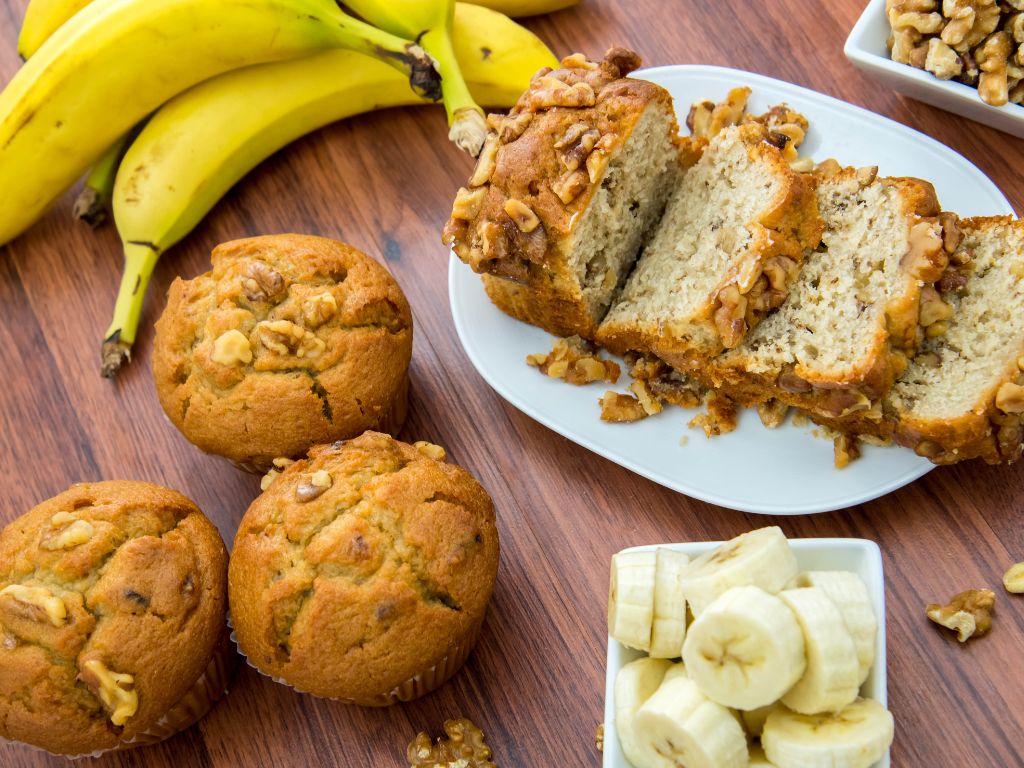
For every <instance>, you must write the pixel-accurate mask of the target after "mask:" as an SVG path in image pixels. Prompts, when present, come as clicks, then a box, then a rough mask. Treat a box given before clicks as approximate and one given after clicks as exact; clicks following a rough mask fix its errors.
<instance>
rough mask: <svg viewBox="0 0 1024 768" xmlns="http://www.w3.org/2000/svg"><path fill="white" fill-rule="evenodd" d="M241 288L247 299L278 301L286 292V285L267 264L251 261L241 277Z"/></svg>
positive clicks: (277, 273) (278, 273) (280, 275)
mask: <svg viewBox="0 0 1024 768" xmlns="http://www.w3.org/2000/svg"><path fill="white" fill-rule="evenodd" d="M242 290H243V291H244V292H245V297H246V298H247V299H249V301H279V300H280V299H282V298H284V295H285V294H286V293H287V292H288V285H287V283H286V282H285V279H284V276H283V275H282V274H281V273H280V272H278V271H277V270H276V269H274V268H273V267H271V266H270V265H269V264H264V263H263V262H262V261H253V262H251V263H250V264H249V267H248V269H247V270H246V274H245V276H244V277H243V278H242Z"/></svg>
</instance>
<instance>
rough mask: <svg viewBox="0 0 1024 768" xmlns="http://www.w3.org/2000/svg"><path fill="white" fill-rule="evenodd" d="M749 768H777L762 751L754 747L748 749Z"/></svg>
mask: <svg viewBox="0 0 1024 768" xmlns="http://www.w3.org/2000/svg"><path fill="white" fill-rule="evenodd" d="M750 768H777V766H776V765H775V763H773V762H771V761H770V760H769V759H768V756H767V755H766V754H765V753H764V750H763V749H761V748H760V747H757V746H754V747H751V748H750Z"/></svg>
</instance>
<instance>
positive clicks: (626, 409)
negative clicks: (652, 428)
mask: <svg viewBox="0 0 1024 768" xmlns="http://www.w3.org/2000/svg"><path fill="white" fill-rule="evenodd" d="M598 402H599V403H600V404H601V421H610V422H613V423H615V424H626V423H630V422H634V421H640V420H641V419H646V418H647V417H648V415H649V414H648V413H647V411H646V410H644V407H643V405H641V403H640V401H639V400H638V399H637V398H635V397H633V396H632V395H623V394H621V393H619V392H613V391H611V390H608V391H607V392H605V393H604V397H602V398H601V399H600V400H599V401H598Z"/></svg>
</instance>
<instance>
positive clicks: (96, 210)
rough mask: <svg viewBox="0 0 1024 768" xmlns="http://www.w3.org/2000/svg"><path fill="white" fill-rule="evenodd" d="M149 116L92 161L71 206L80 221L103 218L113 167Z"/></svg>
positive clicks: (94, 221)
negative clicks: (94, 161)
mask: <svg viewBox="0 0 1024 768" xmlns="http://www.w3.org/2000/svg"><path fill="white" fill-rule="evenodd" d="M147 122H149V118H146V119H145V120H142V121H140V122H139V123H138V125H136V126H135V127H134V128H132V129H131V130H130V131H128V132H127V133H126V134H125V135H124V136H122V137H121V138H119V139H118V140H117V141H115V142H114V143H113V144H111V145H110V146H109V147H107V151H106V152H104V153H103V156H102V157H101V158H100V159H99V160H97V161H96V165H94V166H93V167H92V170H91V171H89V175H88V176H86V177H85V186H84V187H82V191H81V192H79V193H78V197H76V198H75V204H74V206H73V207H72V209H71V215H72V216H74V217H75V218H76V219H79V220H81V221H84V222H85V223H86V224H88V225H89V226H90V227H92V228H93V229H96V227H98V226H99V225H100V224H102V223H103V222H104V221H106V220H107V216H108V215H109V214H110V201H111V199H112V198H113V196H114V181H115V180H116V179H117V169H118V168H119V167H120V165H121V161H122V160H123V159H124V156H125V153H126V152H127V151H128V147H130V146H131V144H132V142H133V141H135V137H136V136H138V135H139V133H140V132H141V131H142V129H143V127H144V126H145V125H146V123H147Z"/></svg>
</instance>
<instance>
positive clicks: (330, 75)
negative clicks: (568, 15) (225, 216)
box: [102, 3, 557, 376]
mask: <svg viewBox="0 0 1024 768" xmlns="http://www.w3.org/2000/svg"><path fill="white" fill-rule="evenodd" d="M453 31H454V34H453V36H452V37H453V42H454V45H455V54H456V57H457V59H458V62H459V65H460V67H461V69H462V72H463V73H464V75H465V78H466V80H467V83H468V85H469V88H470V91H471V93H472V95H473V96H474V97H476V99H477V100H478V101H480V102H481V103H483V104H488V105H490V106H504V107H508V106H511V105H512V104H514V103H515V101H516V100H517V99H518V97H519V96H520V95H521V93H522V92H523V91H524V90H525V89H526V87H527V86H528V84H529V81H530V77H531V76H532V75H533V74H534V73H535V72H536V71H537V70H538V69H540V68H541V67H554V66H557V59H556V58H555V56H554V54H552V53H551V51H550V50H548V48H547V47H546V46H545V45H544V43H542V42H541V41H540V40H539V39H538V38H537V37H536V36H535V35H533V33H531V32H530V31H529V30H526V29H524V28H523V27H521V26H519V25H518V24H516V23H515V22H513V21H512V20H511V19H509V18H507V17H506V16H503V15H502V14H500V13H496V12H494V11H490V10H487V9H486V8H478V7H475V6H471V5H466V4H463V3H457V4H456V11H455V24H454V28H453ZM422 101H423V100H422V99H420V98H419V97H417V96H416V95H415V94H413V93H412V92H411V91H410V90H409V87H408V84H407V83H406V82H405V80H404V79H403V78H402V77H401V76H400V75H398V74H396V73H395V72H394V71H392V70H391V69H390V68H388V67H386V66H384V65H382V64H381V63H380V62H378V61H375V60H373V59H371V58H369V57H366V56H362V55H359V54H355V53H351V52H349V51H328V52H324V53H320V54H317V55H314V56H310V57H306V58H303V59H296V60H293V61H286V62H278V63H274V64H263V65H259V66H253V67H248V68H246V69H240V70H237V71H234V72H229V73H226V74H223V75H220V76H219V77H216V78H213V79H211V80H208V81H206V82H204V83H201V84H199V85H197V86H195V87H193V88H192V89H190V90H188V91H186V92H185V93H182V94H180V95H179V96H177V97H176V98H174V99H172V100H171V101H169V102H168V103H167V104H165V105H164V106H163V107H162V108H161V109H160V110H159V111H157V113H156V115H154V117H153V118H152V120H151V121H150V122H149V124H148V125H147V126H146V128H145V129H144V130H143V131H142V133H141V134H140V135H139V137H138V138H137V139H136V140H135V142H134V143H133V144H132V146H131V148H130V149H129V151H128V153H127V154H126V155H125V158H124V160H123V161H122V163H121V168H120V171H119V172H118V175H117V183H116V185H115V188H114V220H115V223H116V224H117V229H118V233H119V234H120V236H121V238H122V241H123V243H124V253H125V271H124V275H123V277H122V280H121V289H120V292H119V293H118V298H117V304H116V306H115V308H114V316H113V320H112V322H111V325H110V327H109V328H108V329H107V332H106V334H105V336H104V338H105V341H104V343H103V351H102V370H103V374H104V375H105V376H113V375H114V374H115V373H116V372H117V370H118V369H119V368H120V366H121V365H122V364H123V363H124V362H125V361H126V360H128V359H129V353H130V350H131V345H132V343H133V342H134V340H135V334H136V330H137V328H138V323H139V316H140V314H141V311H142V304H143V298H144V295H145V291H146V286H147V284H148V282H149V278H150V275H151V274H152V271H153V267H154V266H155V264H156V261H157V259H158V258H159V257H160V255H161V254H162V253H163V252H164V251H165V250H166V249H167V248H169V247H171V246H172V245H174V243H176V242H178V240H180V239H181V238H183V237H184V236H185V235H187V234H188V233H189V232H190V231H191V230H192V229H193V228H194V227H195V226H196V224H198V223H199V222H200V221H201V220H202V218H203V217H204V216H205V215H206V214H207V212H209V210H210V209H211V208H212V207H213V206H214V205H215V204H216V203H217V201H218V200H219V199H220V198H221V197H222V196H223V195H224V193H225V192H227V191H228V190H229V189H230V188H231V187H232V186H233V185H234V184H235V183H236V182H238V180H239V179H241V178H242V177H243V176H244V175H245V174H246V173H248V172H249V171H250V170H251V169H252V168H253V167H255V166H256V165H257V164H259V163H260V162H261V161H262V160H263V159H265V158H266V157H268V156H269V155H271V154H273V153H274V152H276V151H277V150H278V149H280V148H281V147H283V146H285V145H287V144H288V143H290V142H292V141H294V140H295V139H297V138H299V137H300V136H303V135H304V134H306V133H309V132H311V131H314V130H316V129H318V128H320V127H322V126H324V125H327V124H329V123H332V122H336V121H338V120H341V119H342V118H344V117H347V116H349V115H354V114H358V113H360V112H366V111H369V110H372V109H378V108H383V107H389V106H397V105H401V104H416V103H421V102H422ZM253 105H259V108H258V109H254V108H253Z"/></svg>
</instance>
